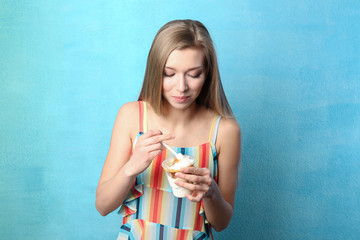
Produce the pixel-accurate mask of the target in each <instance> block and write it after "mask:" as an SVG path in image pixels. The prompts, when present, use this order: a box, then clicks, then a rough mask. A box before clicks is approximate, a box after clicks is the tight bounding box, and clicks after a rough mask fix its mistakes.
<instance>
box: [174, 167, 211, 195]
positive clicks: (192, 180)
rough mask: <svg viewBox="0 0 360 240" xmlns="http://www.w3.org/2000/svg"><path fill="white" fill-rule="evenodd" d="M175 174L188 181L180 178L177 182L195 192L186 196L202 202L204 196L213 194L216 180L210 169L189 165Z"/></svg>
mask: <svg viewBox="0 0 360 240" xmlns="http://www.w3.org/2000/svg"><path fill="white" fill-rule="evenodd" d="M175 176H176V177H178V178H182V179H184V180H186V181H187V182H185V181H179V180H178V181H176V182H175V183H176V184H177V185H179V186H181V187H184V188H186V189H189V190H190V191H192V192H193V193H192V194H186V198H187V199H189V200H190V201H193V202H200V201H201V200H202V199H203V198H207V197H211V196H212V192H213V184H214V181H213V179H212V177H211V174H210V170H209V169H207V168H197V167H187V168H184V169H182V170H181V172H178V173H176V174H175Z"/></svg>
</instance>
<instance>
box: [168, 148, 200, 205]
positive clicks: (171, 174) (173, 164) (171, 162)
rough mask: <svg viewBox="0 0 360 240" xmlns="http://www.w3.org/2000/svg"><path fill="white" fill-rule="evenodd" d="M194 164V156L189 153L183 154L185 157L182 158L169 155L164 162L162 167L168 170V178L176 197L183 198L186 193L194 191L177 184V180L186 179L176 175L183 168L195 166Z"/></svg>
mask: <svg viewBox="0 0 360 240" xmlns="http://www.w3.org/2000/svg"><path fill="white" fill-rule="evenodd" d="M194 164H195V160H194V158H193V157H192V156H189V155H183V157H182V158H180V159H178V158H176V157H175V156H173V157H169V158H167V159H165V160H164V161H163V162H162V167H163V168H164V170H165V172H166V176H167V179H168V181H169V184H170V186H171V189H172V191H173V194H174V196H175V197H178V198H183V197H185V193H188V194H191V193H192V192H191V191H190V190H188V189H186V188H183V187H180V186H178V185H176V184H175V181H176V180H179V181H185V180H184V179H181V178H177V177H175V173H177V172H180V171H181V169H183V168H186V167H193V166H194Z"/></svg>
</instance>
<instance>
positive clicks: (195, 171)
mask: <svg viewBox="0 0 360 240" xmlns="http://www.w3.org/2000/svg"><path fill="white" fill-rule="evenodd" d="M181 172H182V173H186V174H193V175H206V174H207V173H208V169H207V168H197V167H186V168H183V169H181Z"/></svg>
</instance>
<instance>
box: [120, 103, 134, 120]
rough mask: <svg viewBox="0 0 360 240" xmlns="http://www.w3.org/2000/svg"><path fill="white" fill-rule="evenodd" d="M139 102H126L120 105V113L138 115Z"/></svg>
mask: <svg viewBox="0 0 360 240" xmlns="http://www.w3.org/2000/svg"><path fill="white" fill-rule="evenodd" d="M138 111H139V103H138V102H127V103H125V104H124V105H122V106H121V107H120V109H119V113H120V114H129V115H130V117H133V116H134V115H138Z"/></svg>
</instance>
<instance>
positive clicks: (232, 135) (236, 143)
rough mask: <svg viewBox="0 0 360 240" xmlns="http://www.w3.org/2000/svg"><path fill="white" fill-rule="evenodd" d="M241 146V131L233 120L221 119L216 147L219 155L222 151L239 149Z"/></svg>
mask: <svg viewBox="0 0 360 240" xmlns="http://www.w3.org/2000/svg"><path fill="white" fill-rule="evenodd" d="M240 145H241V130H240V126H239V124H238V122H237V121H236V119H235V118H225V117H223V118H221V121H220V125H219V129H218V137H217V141H216V146H217V148H218V150H219V153H220V152H221V150H222V149H229V150H230V149H232V151H233V150H235V149H239V148H240Z"/></svg>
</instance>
